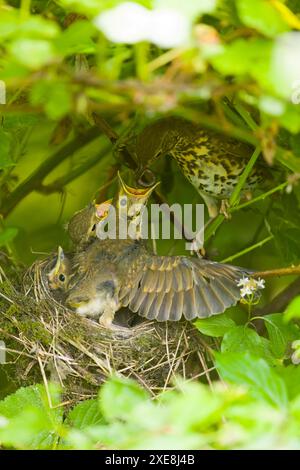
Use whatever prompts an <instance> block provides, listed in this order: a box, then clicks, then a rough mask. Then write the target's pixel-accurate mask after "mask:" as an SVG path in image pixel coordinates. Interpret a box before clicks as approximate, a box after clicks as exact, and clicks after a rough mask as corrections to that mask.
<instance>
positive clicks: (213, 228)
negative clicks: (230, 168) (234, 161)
mask: <svg viewBox="0 0 300 470" xmlns="http://www.w3.org/2000/svg"><path fill="white" fill-rule="evenodd" d="M259 154H260V147H257V148H256V149H255V150H254V152H253V154H252V156H251V158H250V160H249V162H248V163H247V165H246V167H245V169H244V171H243V173H242V174H241V176H240V178H239V181H238V183H237V185H236V187H235V188H234V191H233V193H232V194H231V196H230V199H229V207H232V206H234V205H235V204H236V202H237V201H238V198H239V195H240V192H241V190H242V189H243V186H244V184H245V181H246V179H247V178H248V176H249V174H250V173H251V171H252V168H253V166H254V164H255V162H256V160H257V158H258V156H259ZM224 220H225V217H224V215H222V214H219V215H218V216H217V217H216V218H215V219H214V220H213V221H212V223H211V224H210V225H209V226H208V228H207V230H206V237H205V239H206V241H207V240H209V239H210V237H211V236H212V235H213V234H214V233H215V232H216V230H217V229H218V228H219V226H220V225H221V224H222V222H223V221H224Z"/></svg>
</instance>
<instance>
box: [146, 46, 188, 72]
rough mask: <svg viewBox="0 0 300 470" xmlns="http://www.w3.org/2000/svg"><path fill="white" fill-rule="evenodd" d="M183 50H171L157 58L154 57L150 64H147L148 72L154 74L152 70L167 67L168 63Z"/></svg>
mask: <svg viewBox="0 0 300 470" xmlns="http://www.w3.org/2000/svg"><path fill="white" fill-rule="evenodd" d="M183 51H184V49H171V50H170V51H167V52H165V53H164V54H161V55H160V56H159V57H156V58H155V59H154V60H152V61H151V62H148V64H147V67H148V71H149V72H154V70H156V69H159V68H160V67H163V66H164V65H167V64H168V63H169V62H172V61H173V60H174V59H176V58H177V57H179V56H180V55H181V54H182V52H183Z"/></svg>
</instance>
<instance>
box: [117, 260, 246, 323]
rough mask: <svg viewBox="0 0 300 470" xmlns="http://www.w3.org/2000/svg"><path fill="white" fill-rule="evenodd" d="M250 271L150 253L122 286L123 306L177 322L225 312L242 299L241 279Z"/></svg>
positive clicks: (154, 317) (153, 316) (143, 314)
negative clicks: (239, 282)
mask: <svg viewBox="0 0 300 470" xmlns="http://www.w3.org/2000/svg"><path fill="white" fill-rule="evenodd" d="M246 274H247V275H249V274H251V273H250V272H249V271H247V270H245V269H243V268H239V267H235V266H230V265H224V264H220V263H215V262H213V261H208V260H203V259H197V258H196V259H194V258H188V257H185V256H154V255H150V254H149V255H148V258H145V260H144V262H143V263H140V265H139V269H137V272H136V273H135V275H134V276H133V277H132V276H131V282H130V288H129V287H128V282H127V284H126V281H127V280H126V279H125V281H124V285H122V286H121V288H120V299H121V303H122V305H124V306H129V308H131V309H132V310H133V311H134V312H137V313H138V314H139V315H141V316H143V317H146V318H148V319H151V320H152V319H157V320H158V321H167V320H170V321H178V320H180V318H181V317H182V316H184V317H185V318H186V319H187V320H192V319H194V318H205V317H209V316H211V315H216V314H218V313H222V312H224V310H226V308H228V307H230V306H232V305H235V304H236V303H237V302H238V300H239V299H240V290H239V288H238V286H237V283H238V280H239V279H241V278H242V277H243V276H244V275H246Z"/></svg>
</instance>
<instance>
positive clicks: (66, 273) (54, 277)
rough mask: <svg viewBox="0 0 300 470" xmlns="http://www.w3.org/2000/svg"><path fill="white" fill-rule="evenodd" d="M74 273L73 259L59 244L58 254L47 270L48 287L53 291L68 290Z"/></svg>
mask: <svg viewBox="0 0 300 470" xmlns="http://www.w3.org/2000/svg"><path fill="white" fill-rule="evenodd" d="M71 275H72V266H71V260H70V258H69V257H67V256H66V255H65V254H64V251H63V249H62V248H61V247H60V246H59V247H58V250H57V256H56V257H55V258H54V260H53V262H52V266H51V265H50V267H49V271H48V272H47V278H48V287H49V289H50V290H52V291H59V292H63V291H66V290H67V288H68V285H69V282H70V279H71Z"/></svg>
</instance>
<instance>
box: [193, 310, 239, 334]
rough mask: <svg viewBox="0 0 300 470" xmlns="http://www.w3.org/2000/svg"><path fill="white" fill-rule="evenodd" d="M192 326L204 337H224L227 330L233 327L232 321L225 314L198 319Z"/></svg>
mask: <svg viewBox="0 0 300 470" xmlns="http://www.w3.org/2000/svg"><path fill="white" fill-rule="evenodd" d="M194 325H195V326H196V328H197V329H198V330H199V331H200V332H201V333H203V334H204V335H207V336H215V337H218V336H224V335H225V333H226V332H227V331H228V330H230V329H231V328H234V327H235V323H234V321H233V320H232V319H231V318H229V317H228V315H227V314H226V313H223V314H222V315H214V316H212V317H210V318H201V319H198V320H196V321H195V323H194Z"/></svg>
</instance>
